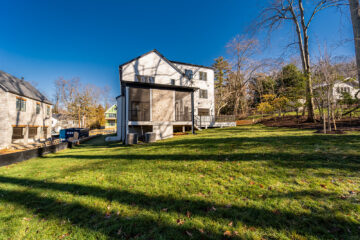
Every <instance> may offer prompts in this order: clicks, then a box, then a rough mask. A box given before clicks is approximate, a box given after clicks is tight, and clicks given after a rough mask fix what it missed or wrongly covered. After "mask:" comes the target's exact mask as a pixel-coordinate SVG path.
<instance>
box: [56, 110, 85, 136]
mask: <svg viewBox="0 0 360 240" xmlns="http://www.w3.org/2000/svg"><path fill="white" fill-rule="evenodd" d="M51 126H52V130H53V132H55V133H59V132H60V130H61V129H65V128H76V127H79V122H78V121H77V120H76V119H74V118H72V117H71V116H69V115H68V114H62V113H58V114H53V115H52V121H51Z"/></svg>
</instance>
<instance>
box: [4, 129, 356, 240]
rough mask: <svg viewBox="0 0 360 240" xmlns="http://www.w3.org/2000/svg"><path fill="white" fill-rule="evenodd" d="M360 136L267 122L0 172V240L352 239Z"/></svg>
mask: <svg viewBox="0 0 360 240" xmlns="http://www.w3.org/2000/svg"><path fill="white" fill-rule="evenodd" d="M359 170H360V135H359V133H355V132H353V133H348V134H347V135H336V136H330V135H327V136H325V135H319V134H314V133H313V132H312V131H305V130H296V129H285V128H282V129H280V128H268V127H264V126H262V125H253V126H242V127H237V128H226V129H210V130H205V131H202V132H199V134H198V135H195V136H193V135H186V136H178V137H174V138H173V139H169V140H165V141H160V142H157V143H154V144H146V145H136V146H123V145H121V144H118V143H112V144H106V143H104V141H103V138H102V137H99V138H97V139H94V140H92V141H90V142H89V143H87V144H84V145H81V146H79V147H76V148H75V149H70V150H65V151H63V152H60V153H57V154H52V155H47V156H46V157H43V158H37V159H32V160H29V161H26V162H22V163H18V164H14V165H11V166H6V167H1V168H0V239H109V238H110V239H112V238H114V239H115V238H116V239H189V238H193V239H199V238H200V239H224V238H225V239H226V238H233V239H237V238H238V239H358V238H359V236H360V205H359V204H360V171H359Z"/></svg>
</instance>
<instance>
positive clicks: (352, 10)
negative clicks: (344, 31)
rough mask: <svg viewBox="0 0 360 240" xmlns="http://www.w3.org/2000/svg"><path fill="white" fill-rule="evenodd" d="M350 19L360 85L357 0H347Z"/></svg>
mask: <svg viewBox="0 0 360 240" xmlns="http://www.w3.org/2000/svg"><path fill="white" fill-rule="evenodd" d="M349 4H350V14H351V21H352V25H353V31H354V42H355V54H356V65H357V73H358V81H359V85H360V7H359V5H360V4H359V0H349Z"/></svg>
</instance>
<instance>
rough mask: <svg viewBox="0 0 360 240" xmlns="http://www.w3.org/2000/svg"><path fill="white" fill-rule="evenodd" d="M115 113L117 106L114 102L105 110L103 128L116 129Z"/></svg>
mask: <svg viewBox="0 0 360 240" xmlns="http://www.w3.org/2000/svg"><path fill="white" fill-rule="evenodd" d="M116 114H117V107H116V104H114V105H112V106H111V107H110V108H109V109H108V110H106V112H105V129H116Z"/></svg>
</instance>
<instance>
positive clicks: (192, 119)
mask: <svg viewBox="0 0 360 240" xmlns="http://www.w3.org/2000/svg"><path fill="white" fill-rule="evenodd" d="M191 132H192V134H195V115H194V91H192V92H191Z"/></svg>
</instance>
